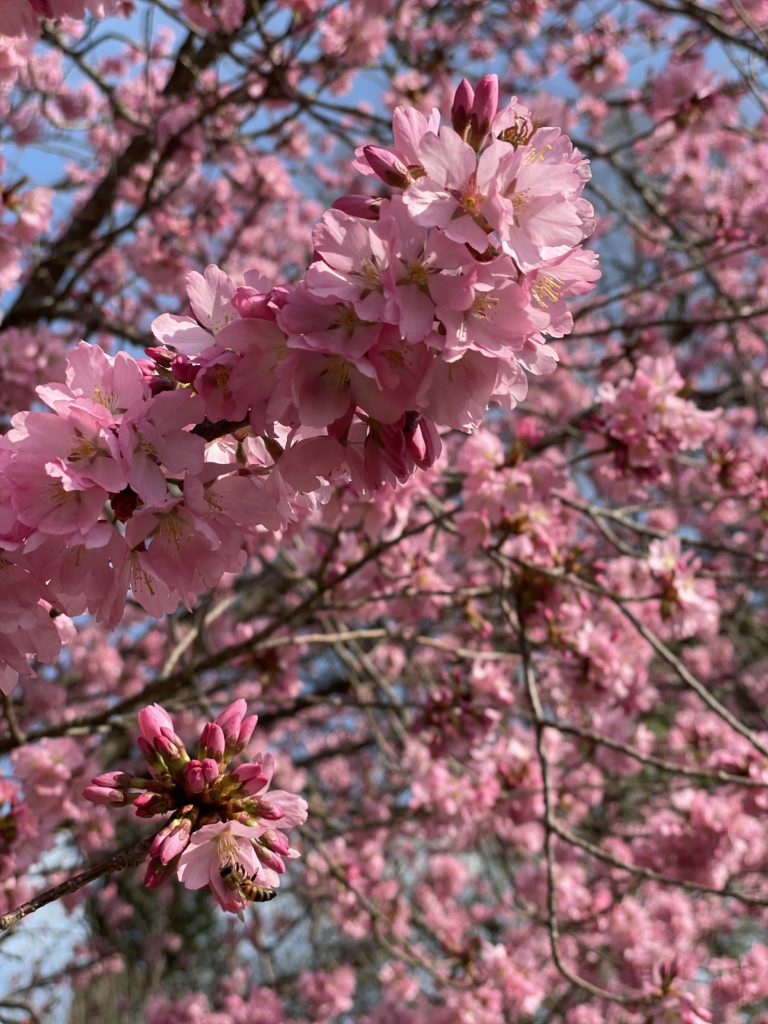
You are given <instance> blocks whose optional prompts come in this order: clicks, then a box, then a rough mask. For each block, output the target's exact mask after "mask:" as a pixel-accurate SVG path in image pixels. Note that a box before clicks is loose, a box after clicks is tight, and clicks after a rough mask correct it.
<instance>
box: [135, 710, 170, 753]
mask: <svg viewBox="0 0 768 1024" xmlns="http://www.w3.org/2000/svg"><path fill="white" fill-rule="evenodd" d="M163 729H168V730H170V732H171V734H173V721H172V719H171V716H170V715H169V714H168V712H167V711H166V710H165V709H164V708H161V707H160V705H159V704H150V705H148V707H146V708H142V709H141V711H140V712H139V732H140V733H141V735H142V736H143V737H144V739H145V740H146V741H147V743H149V744H150V745H151V744H153V743H154V742H155V740H156V739H157V737H158V736H161V735H162V731H161V730H163Z"/></svg>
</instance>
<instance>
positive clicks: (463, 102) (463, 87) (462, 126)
mask: <svg viewBox="0 0 768 1024" xmlns="http://www.w3.org/2000/svg"><path fill="white" fill-rule="evenodd" d="M474 102H475V91H474V89H473V88H472V86H471V85H470V84H469V82H468V81H467V80H466V78H462V80H461V82H459V87H458V89H457V90H456V93H455V95H454V97H453V106H452V107H451V123H452V124H453V130H454V131H455V132H458V134H459V135H461V136H463V135H464V133H465V132H466V130H467V128H468V127H469V117H470V114H471V113H472V104H473V103H474Z"/></svg>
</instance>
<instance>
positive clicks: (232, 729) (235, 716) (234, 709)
mask: <svg viewBox="0 0 768 1024" xmlns="http://www.w3.org/2000/svg"><path fill="white" fill-rule="evenodd" d="M247 710H248V705H247V704H246V703H245V701H244V700H243V698H242V697H239V698H238V699H237V700H233V701H232V703H231V704H229V705H228V706H227V707H225V708H224V710H223V711H222V712H221V714H220V715H217V716H216V718H215V719H214V724H215V725H218V727H219V728H220V729H221V731H222V732H223V733H224V741H225V742H226V743H227V745H229V744H230V743H234V742H237V737H238V735H239V733H240V726H241V725H242V724H243V719H244V718H245V713H246V711H247Z"/></svg>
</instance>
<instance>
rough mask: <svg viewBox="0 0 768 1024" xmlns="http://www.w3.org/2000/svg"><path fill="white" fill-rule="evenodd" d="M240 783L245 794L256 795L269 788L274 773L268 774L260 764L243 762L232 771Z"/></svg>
mask: <svg viewBox="0 0 768 1024" xmlns="http://www.w3.org/2000/svg"><path fill="white" fill-rule="evenodd" d="M232 774H233V775H234V777H235V778H236V779H237V780H238V782H239V783H240V790H241V792H242V793H243V794H244V795H245V796H256V795H258V794H259V793H261V792H262V791H263V790H265V789H266V788H267V786H268V785H269V780H270V779H271V778H272V773H271V772H270V773H269V774H267V773H266V772H265V771H264V768H263V766H262V765H260V764H242V765H240V767H239V768H236V769H235V771H234V772H233V773H232Z"/></svg>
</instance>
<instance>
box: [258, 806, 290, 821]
mask: <svg viewBox="0 0 768 1024" xmlns="http://www.w3.org/2000/svg"><path fill="white" fill-rule="evenodd" d="M284 817H285V811H284V810H282V809H281V808H280V807H276V806H274V805H273V804H268V803H262V802H259V818H261V820H262V821H280V819H281V818H284Z"/></svg>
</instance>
